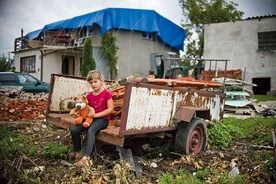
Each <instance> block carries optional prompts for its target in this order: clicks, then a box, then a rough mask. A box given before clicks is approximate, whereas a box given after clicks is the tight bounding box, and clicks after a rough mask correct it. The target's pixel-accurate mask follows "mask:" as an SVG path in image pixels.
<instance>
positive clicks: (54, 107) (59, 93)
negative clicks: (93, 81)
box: [48, 75, 92, 112]
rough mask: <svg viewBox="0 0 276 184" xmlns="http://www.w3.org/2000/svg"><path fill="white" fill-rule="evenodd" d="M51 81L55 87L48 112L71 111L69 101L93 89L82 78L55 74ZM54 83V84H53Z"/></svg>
mask: <svg viewBox="0 0 276 184" xmlns="http://www.w3.org/2000/svg"><path fill="white" fill-rule="evenodd" d="M52 80H53V81H51V82H52V83H53V85H54V88H53V90H52V92H51V95H49V97H50V99H49V100H50V105H49V107H48V108H49V109H48V112H69V111H70V109H68V108H67V103H68V102H69V101H70V100H71V99H73V98H74V97H76V96H78V95H81V94H86V93H88V92H90V91H92V89H91V87H90V85H89V84H88V83H87V81H86V80H80V78H74V77H66V76H60V75H54V76H53V77H52ZM53 85H52V86H53Z"/></svg>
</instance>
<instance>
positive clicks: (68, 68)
mask: <svg viewBox="0 0 276 184" xmlns="http://www.w3.org/2000/svg"><path fill="white" fill-rule="evenodd" d="M74 61H75V60H74V57H73V56H63V57H62V66H61V73H62V74H65V75H74V71H75V62H74Z"/></svg>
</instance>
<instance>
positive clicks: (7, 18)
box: [0, 0, 276, 57]
mask: <svg viewBox="0 0 276 184" xmlns="http://www.w3.org/2000/svg"><path fill="white" fill-rule="evenodd" d="M233 1H234V2H237V3H238V4H239V6H238V7H237V9H238V10H240V11H243V12H245V14H244V17H243V18H247V17H254V16H262V15H272V14H276V0H233ZM116 7H121V8H136V9H151V10H155V11H156V12H157V13H159V14H160V15H162V16H164V17H166V18H167V19H169V20H171V21H173V22H174V23H176V24H178V25H180V23H181V20H183V19H185V18H184V17H183V15H182V11H181V8H180V6H179V3H178V0H0V26H1V27H0V55H1V56H2V55H3V54H4V55H5V56H6V57H8V53H9V52H12V51H13V47H14V39H15V38H17V37H20V34H21V28H22V29H23V30H24V35H25V34H26V33H28V32H31V31H35V30H37V29H41V28H43V27H44V25H45V24H49V23H52V22H55V21H59V20H63V19H68V18H71V17H75V16H78V15H83V14H86V13H89V12H93V11H96V10H101V9H104V8H116ZM11 57H13V55H12V54H11Z"/></svg>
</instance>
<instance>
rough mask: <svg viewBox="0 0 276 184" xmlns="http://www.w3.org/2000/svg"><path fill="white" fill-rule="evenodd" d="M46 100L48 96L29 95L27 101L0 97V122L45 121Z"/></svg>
mask: <svg viewBox="0 0 276 184" xmlns="http://www.w3.org/2000/svg"><path fill="white" fill-rule="evenodd" d="M26 95H27V94H25V97H26ZM30 98H31V99H30ZM47 98H48V94H37V95H32V94H29V99H26V98H25V99H22V98H10V97H8V96H5V95H0V100H1V102H0V121H10V122H27V121H34V120H43V121H45V119H46V118H45V114H46V108H47Z"/></svg>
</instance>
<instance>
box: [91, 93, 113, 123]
mask: <svg viewBox="0 0 276 184" xmlns="http://www.w3.org/2000/svg"><path fill="white" fill-rule="evenodd" d="M86 98H87V100H88V102H89V105H90V106H91V107H93V108H94V110H95V113H99V112H102V111H104V110H105V109H107V101H108V100H109V99H110V98H112V93H111V92H110V91H109V90H108V89H106V88H104V90H103V91H102V92H101V93H100V94H98V95H97V96H95V95H93V93H92V92H90V93H88V94H87V95H86ZM103 118H105V119H107V120H109V119H110V114H109V115H107V116H104V117H103Z"/></svg>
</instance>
